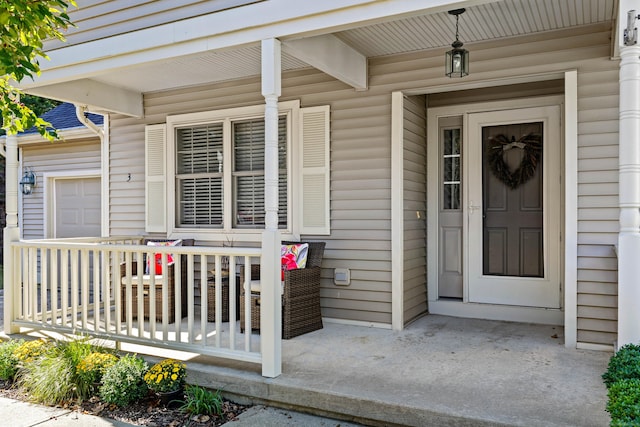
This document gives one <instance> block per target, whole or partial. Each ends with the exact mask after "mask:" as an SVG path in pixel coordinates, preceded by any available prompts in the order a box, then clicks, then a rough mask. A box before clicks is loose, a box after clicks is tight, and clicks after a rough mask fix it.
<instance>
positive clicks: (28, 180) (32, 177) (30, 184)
mask: <svg viewBox="0 0 640 427" xmlns="http://www.w3.org/2000/svg"><path fill="white" fill-rule="evenodd" d="M20 186H21V187H22V194H24V195H25V196H28V195H29V194H31V192H32V191H33V189H34V188H35V186H36V174H35V173H33V171H24V175H23V176H22V181H20Z"/></svg>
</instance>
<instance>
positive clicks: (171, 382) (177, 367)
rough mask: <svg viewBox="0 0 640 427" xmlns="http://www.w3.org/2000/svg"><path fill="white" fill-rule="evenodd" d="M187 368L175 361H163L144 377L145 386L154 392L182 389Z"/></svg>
mask: <svg viewBox="0 0 640 427" xmlns="http://www.w3.org/2000/svg"><path fill="white" fill-rule="evenodd" d="M186 376H187V366H186V365H185V364H184V363H183V362H180V361H178V360H175V359H164V360H162V361H160V362H158V363H156V364H155V365H153V366H152V367H151V369H149V371H148V372H147V373H146V374H145V375H144V381H145V382H146V383H147V386H148V387H149V388H150V389H151V390H153V391H155V392H167V391H175V390H179V389H180V388H182V387H184V383H185V378H186Z"/></svg>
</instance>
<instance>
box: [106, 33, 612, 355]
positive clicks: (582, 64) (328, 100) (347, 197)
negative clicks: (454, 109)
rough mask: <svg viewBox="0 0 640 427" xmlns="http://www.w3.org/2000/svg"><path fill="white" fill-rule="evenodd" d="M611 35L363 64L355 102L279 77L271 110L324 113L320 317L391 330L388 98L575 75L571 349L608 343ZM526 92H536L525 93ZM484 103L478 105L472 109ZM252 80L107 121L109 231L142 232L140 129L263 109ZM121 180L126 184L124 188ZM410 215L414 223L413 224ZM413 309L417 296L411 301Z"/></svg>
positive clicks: (551, 36) (316, 75)
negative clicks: (458, 58)
mask: <svg viewBox="0 0 640 427" xmlns="http://www.w3.org/2000/svg"><path fill="white" fill-rule="evenodd" d="M609 37H610V27H609V25H596V26H587V27H579V28H576V29H573V30H569V31H562V32H545V33H540V34H536V35H532V36H526V37H520V38H517V39H516V38H513V39H504V40H498V41H492V42H486V43H477V44H470V45H465V46H466V47H467V48H468V49H469V50H470V51H471V57H472V60H471V75H470V76H468V77H467V78H465V79H463V80H455V81H454V80H451V79H448V78H446V77H444V76H443V64H442V62H443V56H444V55H443V54H444V50H433V51H426V52H415V53H410V54H401V55H394V56H388V57H379V58H370V59H369V90H368V91H363V92H355V91H354V90H353V89H352V88H349V87H347V86H346V85H344V84H343V83H340V82H338V81H336V80H334V79H333V78H331V77H330V76H327V75H325V74H323V73H322V72H320V71H317V70H314V69H305V70H298V71H292V72H287V73H284V74H283V83H282V97H281V100H283V101H284V100H290V99H300V102H301V106H302V107H309V106H314V105H326V104H328V105H330V107H331V235H330V236H303V238H306V239H318V240H324V241H326V242H327V250H326V252H325V258H324V262H323V267H324V268H325V270H324V272H323V288H322V306H323V315H324V316H325V317H328V318H339V319H345V320H354V321H364V322H371V323H384V324H390V323H391V271H390V270H391V236H390V229H391V223H390V221H391V219H390V210H391V206H390V200H391V194H390V193H391V184H390V181H391V164H390V163H391V144H390V140H391V92H392V91H397V90H413V91H415V92H416V93H417V92H419V90H420V89H424V90H429V88H435V87H440V86H444V85H446V86H447V88H451V89H453V88H454V87H455V86H454V85H455V84H457V83H460V84H470V83H473V82H483V81H487V80H491V81H498V80H499V79H501V78H510V77H514V76H526V75H535V74H539V73H552V72H556V73H561V72H562V71H565V70H571V69H576V70H578V83H579V93H578V97H579V99H578V104H579V105H578V108H579V135H578V138H579V141H578V143H579V155H580V158H579V189H578V191H579V220H580V223H579V225H578V227H579V248H578V253H579V256H580V259H579V269H580V270H579V272H578V277H579V284H578V290H579V293H580V294H579V296H578V302H579V308H578V313H579V317H580V318H579V321H578V324H579V328H580V331H579V336H578V338H579V340H580V341H581V342H590V343H600V344H611V342H612V341H613V340H614V339H615V323H616V322H615V315H616V287H617V286H616V268H617V267H616V260H615V257H614V254H613V249H612V248H613V245H614V244H615V243H616V241H617V215H618V214H617V212H618V209H617V137H618V136H617V105H618V90H617V85H618V83H617V81H618V79H617V70H618V63H617V62H616V61H611V60H610V40H609ZM532 93H534V94H535V93H536V92H535V91H532ZM482 99H483V98H482V96H480V97H479V99H478V100H479V101H481V100H482ZM263 102H264V100H263V99H262V97H261V96H260V80H259V79H258V78H253V79H243V80H238V81H233V82H227V83H224V84H217V85H211V86H203V87H195V88H187V89H183V90H176V91H168V92H162V93H153V94H147V95H146V96H145V114H146V116H145V118H144V119H141V120H137V119H131V118H125V117H122V116H115V117H113V118H112V122H111V123H112V133H111V147H110V149H111V158H110V160H111V164H110V168H111V169H110V174H111V183H110V186H111V188H110V200H111V203H110V208H111V212H110V232H111V234H112V235H120V234H141V233H143V232H144V188H143V186H144V170H143V168H144V166H143V164H144V151H143V145H144V125H146V124H153V123H161V122H164V120H165V118H166V115H167V114H176V113H187V112H195V111H204V110H211V109H217V108H222V107H225V108H227V107H235V106H243V105H252V104H257V103H263ZM128 173H131V176H132V179H131V181H130V182H127V176H128ZM414 215H415V213H414ZM335 267H347V268H350V269H351V280H352V282H351V285H350V286H349V287H340V288H338V287H335V286H334V285H333V283H332V280H331V278H332V272H333V271H332V269H333V268H335ZM420 298H421V297H420Z"/></svg>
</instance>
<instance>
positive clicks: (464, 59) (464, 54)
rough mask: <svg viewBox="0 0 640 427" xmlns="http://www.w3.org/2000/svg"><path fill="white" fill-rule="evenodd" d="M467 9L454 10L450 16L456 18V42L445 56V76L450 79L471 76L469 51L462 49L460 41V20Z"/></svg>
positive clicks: (450, 12)
mask: <svg viewBox="0 0 640 427" xmlns="http://www.w3.org/2000/svg"><path fill="white" fill-rule="evenodd" d="M464 11H465V9H454V10H450V11H449V15H454V16H455V17H456V40H455V41H454V42H453V43H451V47H452V48H453V49H451V50H450V51H448V52H447V53H446V54H445V74H446V75H447V76H448V77H464V76H468V75H469V51H468V50H466V49H462V42H461V41H460V40H458V18H459V17H460V15H462V14H463V13H464Z"/></svg>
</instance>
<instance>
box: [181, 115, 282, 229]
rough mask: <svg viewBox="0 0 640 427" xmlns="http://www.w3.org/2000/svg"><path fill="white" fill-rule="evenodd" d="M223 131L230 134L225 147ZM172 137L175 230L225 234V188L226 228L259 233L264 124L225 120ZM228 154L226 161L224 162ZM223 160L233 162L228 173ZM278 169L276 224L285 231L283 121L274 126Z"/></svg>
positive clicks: (262, 212) (262, 215)
mask: <svg viewBox="0 0 640 427" xmlns="http://www.w3.org/2000/svg"><path fill="white" fill-rule="evenodd" d="M225 126H230V128H231V132H230V134H231V138H230V140H229V141H225ZM175 131H176V134H175V137H176V145H175V147H176V156H175V159H176V201H177V203H176V226H178V227H187V228H213V229H215V228H225V217H224V212H225V200H224V195H225V186H231V191H230V192H226V194H231V198H232V200H231V201H229V203H231V205H232V206H231V211H232V212H233V216H232V219H231V226H232V227H233V228H242V229H257V228H264V221H265V205H264V118H255V119H246V120H237V121H233V120H226V121H223V122H219V123H211V124H204V125H197V126H190V127H181V128H176V130H175ZM227 150H229V151H230V152H231V154H232V155H231V156H225V152H226V151H227ZM225 158H230V159H232V165H230V166H229V165H228V166H227V168H225V165H224V159H225ZM278 164H279V171H278V172H279V181H278V187H279V206H278V217H279V220H278V222H279V227H280V228H283V229H284V228H286V227H287V202H288V200H287V116H285V115H283V116H280V119H279V121H278ZM227 169H228V171H227ZM229 172H230V174H229ZM225 175H226V176H227V181H225Z"/></svg>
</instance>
